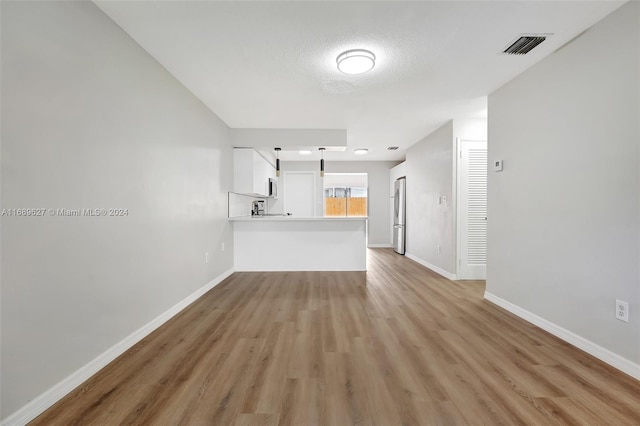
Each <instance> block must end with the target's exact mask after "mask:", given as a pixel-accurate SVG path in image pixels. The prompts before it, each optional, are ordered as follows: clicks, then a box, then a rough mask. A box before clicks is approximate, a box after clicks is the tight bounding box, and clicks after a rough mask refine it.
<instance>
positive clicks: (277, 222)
mask: <svg viewBox="0 0 640 426" xmlns="http://www.w3.org/2000/svg"><path fill="white" fill-rule="evenodd" d="M229 221H230V222H232V223H233V234H234V237H233V239H234V248H233V250H234V258H235V265H234V266H235V269H236V271H366V270H367V252H366V251H367V218H366V217H295V216H264V217H250V216H247V217H236V218H230V219H229Z"/></svg>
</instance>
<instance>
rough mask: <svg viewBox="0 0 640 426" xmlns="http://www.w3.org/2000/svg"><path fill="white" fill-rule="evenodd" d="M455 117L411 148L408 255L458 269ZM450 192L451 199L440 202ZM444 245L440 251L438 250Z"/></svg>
mask: <svg viewBox="0 0 640 426" xmlns="http://www.w3.org/2000/svg"><path fill="white" fill-rule="evenodd" d="M453 140H454V138H453V121H449V122H448V123H446V124H445V125H443V126H442V127H440V128H439V129H437V130H435V131H434V132H433V133H431V134H430V135H428V136H427V137H425V138H424V139H422V140H420V141H419V142H418V143H416V144H415V145H413V146H412V147H411V148H409V149H408V150H407V160H406V161H405V164H406V173H407V186H406V191H407V225H406V233H407V243H406V251H407V255H408V256H411V257H415V258H418V259H420V260H422V261H424V262H427V263H429V264H431V265H434V266H436V267H438V268H441V269H443V270H445V271H447V272H449V273H455V260H454V258H455V244H454V242H455V239H454V228H455V213H454V210H453V208H452V204H451V203H452V200H453V184H454V182H453V170H454V169H453V163H452V161H453V158H454V155H453V152H454V149H453V146H454V144H453ZM441 196H446V197H447V202H446V203H443V204H439V203H438V197H441ZM438 245H440V253H438Z"/></svg>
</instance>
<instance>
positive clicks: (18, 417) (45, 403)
mask: <svg viewBox="0 0 640 426" xmlns="http://www.w3.org/2000/svg"><path fill="white" fill-rule="evenodd" d="M233 272H234V269H233V268H231V269H229V270H228V271H226V272H224V273H222V274H220V275H219V276H217V277H216V278H214V279H213V280H212V281H211V282H209V283H208V284H206V285H205V286H203V287H201V288H200V289H198V290H196V291H195V292H194V293H192V294H190V295H189V296H187V297H186V298H185V299H183V300H181V301H180V302H178V303H177V304H175V305H174V306H172V307H171V308H169V310H167V311H166V312H163V313H162V314H160V316H158V317H156V318H155V319H153V320H152V321H151V322H149V323H147V324H146V325H144V326H142V327H141V328H139V329H138V330H136V331H134V332H133V333H131V334H130V335H129V336H127V337H125V338H124V339H123V340H121V341H120V342H118V343H116V344H115V345H113V346H112V347H110V348H109V349H107V350H106V351H105V352H103V353H102V354H100V355H98V356H97V357H96V358H94V359H93V360H92V361H89V363H88V364H86V365H85V366H84V367H81V368H80V369H78V370H76V371H75V372H74V373H72V374H71V375H70V376H68V377H67V378H65V379H63V380H62V381H61V382H58V383H57V384H56V385H54V386H53V387H51V388H49V389H48V390H46V391H45V392H43V393H42V394H40V395H39V396H37V397H36V398H34V399H33V400H31V401H30V402H29V403H27V404H26V405H25V406H23V407H22V408H20V409H19V410H18V411H16V412H15V413H13V414H11V415H10V416H9V417H7V418H6V419H4V420H3V421H2V423H1V424H2V426H14V425H15V426H23V425H26V424H27V423H29V422H30V421H31V420H33V419H35V418H36V417H38V416H39V415H40V414H42V413H43V412H45V411H46V410H47V409H48V408H49V407H51V406H52V405H53V404H55V403H56V402H58V401H59V400H60V399H62V398H63V397H64V396H66V395H67V394H68V393H69V392H71V391H72V390H74V389H75V388H77V387H78V386H80V385H81V384H82V383H84V382H85V381H86V380H87V379H89V378H90V377H91V376H93V375H94V374H96V373H97V372H98V371H100V370H101V369H103V368H104V367H106V366H107V364H109V363H110V362H111V361H113V360H114V359H116V358H117V357H119V356H120V355H122V354H123V353H124V352H126V351H127V350H128V349H130V348H131V347H132V346H133V345H135V344H136V343H138V342H139V341H140V340H142V339H144V338H145V337H146V336H148V335H149V334H151V332H153V331H154V330H155V329H157V328H158V327H160V326H161V325H162V324H164V323H165V322H167V321H168V320H170V319H171V318H172V317H173V316H175V315H176V314H178V313H179V312H180V311H182V310H183V309H184V308H186V307H187V306H189V305H190V304H192V303H193V302H195V301H196V300H198V299H199V298H200V297H202V296H203V295H204V294H205V293H206V292H208V291H209V290H211V289H212V288H213V287H215V286H216V285H218V284H220V283H221V282H222V281H224V280H225V279H226V278H227V277H229V275H231V274H232V273H233Z"/></svg>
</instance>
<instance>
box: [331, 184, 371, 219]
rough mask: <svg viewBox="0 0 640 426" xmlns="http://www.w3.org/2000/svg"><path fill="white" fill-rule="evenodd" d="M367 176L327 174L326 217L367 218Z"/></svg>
mask: <svg viewBox="0 0 640 426" xmlns="http://www.w3.org/2000/svg"><path fill="white" fill-rule="evenodd" d="M367 195H368V190H367V174H366V173H343V174H337V173H332V174H329V173H327V174H326V175H325V179H324V215H325V216H330V217H336V216H337V217H340V216H342V217H344V216H347V217H348V216H354V217H359V216H360V217H361V216H367Z"/></svg>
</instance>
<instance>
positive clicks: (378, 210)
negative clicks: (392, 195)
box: [270, 161, 398, 246]
mask: <svg viewBox="0 0 640 426" xmlns="http://www.w3.org/2000/svg"><path fill="white" fill-rule="evenodd" d="M396 164H398V162H396V161H325V172H326V173H367V175H368V179H369V212H368V213H369V221H368V238H369V240H368V243H369V245H384V246H388V245H389V244H390V240H389V232H390V231H389V220H390V219H389V194H388V193H387V191H388V188H389V169H390V168H391V167H393V166H395V165H396ZM281 170H282V172H286V171H314V172H316V173H317V175H316V185H317V191H318V192H317V196H316V200H317V202H316V215H317V216H322V215H324V210H323V209H324V206H323V192H322V179H320V162H319V161H282V162H281ZM281 177H282V176H281ZM282 202H283V197H280V199H278V200H277V201H276V202H275V203H273V204H272V205H270V212H272V213H276V212H278V213H281V212H282Z"/></svg>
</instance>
